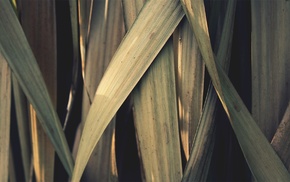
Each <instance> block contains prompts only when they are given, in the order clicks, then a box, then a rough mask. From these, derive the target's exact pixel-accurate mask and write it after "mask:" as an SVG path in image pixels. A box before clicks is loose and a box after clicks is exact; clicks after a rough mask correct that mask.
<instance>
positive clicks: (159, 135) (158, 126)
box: [133, 40, 182, 181]
mask: <svg viewBox="0 0 290 182" xmlns="http://www.w3.org/2000/svg"><path fill="white" fill-rule="evenodd" d="M175 88H176V87H175V73H174V56H173V45H172V40H169V41H168V42H167V43H166V45H165V46H164V47H163V49H162V50H161V51H160V53H159V54H158V56H157V57H156V58H155V60H154V62H153V63H152V65H151V66H150V67H149V69H148V71H147V72H146V74H145V75H144V76H143V77H142V79H141V80H140V82H139V84H138V85H137V88H135V90H134V92H133V93H134V94H133V100H134V103H133V105H134V123H135V127H136V137H137V144H138V147H139V153H140V157H141V161H142V162H141V163H142V169H143V171H144V176H142V177H143V180H144V181H155V180H156V181H162V180H164V181H180V180H181V177H182V164H181V154H180V142H179V132H178V115H177V101H176V90H175Z"/></svg>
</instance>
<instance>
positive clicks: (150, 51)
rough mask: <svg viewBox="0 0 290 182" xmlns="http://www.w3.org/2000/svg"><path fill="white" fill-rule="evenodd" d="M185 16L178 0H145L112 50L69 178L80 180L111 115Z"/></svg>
mask: <svg viewBox="0 0 290 182" xmlns="http://www.w3.org/2000/svg"><path fill="white" fill-rule="evenodd" d="M183 16H184V13H183V11H182V7H181V5H180V3H179V1H177V0H171V1H168V0H160V1H147V3H146V4H145V5H144V7H143V8H142V10H141V12H140V13H139V16H138V18H137V20H136V21H135V23H134V24H133V26H132V28H131V29H130V30H129V32H128V33H127V35H126V36H125V39H124V40H123V42H122V44H121V45H120V47H119V48H118V50H117V52H116V53H115V55H114V57H113V58H112V61H111V63H110V65H109V67H108V68H107V71H106V73H105V75H104V77H103V79H102V80H101V82H100V85H99V87H98V89H97V91H96V94H95V97H94V101H93V104H92V106H91V109H90V111H89V114H88V116H87V119H86V123H85V126H84V130H83V135H82V138H81V142H80V147H79V151H78V154H77V158H76V166H75V168H74V174H73V178H72V181H79V180H80V178H81V175H82V173H83V170H84V168H85V165H86V164H87V161H88V159H89V156H90V155H91V153H92V151H93V149H94V147H95V145H96V144H97V142H98V140H99V139H100V137H101V135H102V133H103V132H104V130H105V128H106V127H107V125H108V124H109V122H110V120H111V119H112V118H113V116H114V114H115V113H116V111H117V110H118V108H119V107H120V106H121V104H122V103H123V102H124V100H125V99H126V97H127V96H128V95H129V93H130V92H131V91H132V89H133V88H134V86H135V85H136V84H137V82H138V81H139V79H140V78H141V76H142V75H143V74H144V72H145V71H146V69H147V68H148V67H149V65H150V64H151V62H152V61H153V59H154V58H155V57H156V55H157V54H158V52H159V51H160V50H161V48H162V46H163V45H164V44H165V42H166V41H167V39H168V38H169V36H170V35H171V34H172V32H173V30H174V29H175V27H176V26H177V24H178V23H179V21H180V20H181V18H182V17H183Z"/></svg>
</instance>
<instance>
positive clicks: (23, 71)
mask: <svg viewBox="0 0 290 182" xmlns="http://www.w3.org/2000/svg"><path fill="white" fill-rule="evenodd" d="M0 4H1V11H0V51H1V53H2V54H3V56H4V57H5V59H6V60H7V62H8V63H9V66H10V68H11V69H12V71H13V72H14V73H15V76H16V78H17V80H18V81H19V83H20V85H21V87H22V89H23V91H24V93H25V95H26V96H27V98H28V100H29V102H30V103H31V104H32V105H33V107H34V109H35V110H36V112H37V116H38V118H39V120H40V122H41V124H42V126H43V128H44V130H45V132H46V134H47V135H48V136H49V138H50V140H51V142H52V143H53V145H54V147H55V150H56V151H57V153H58V155H59V157H60V159H61V161H62V163H63V165H64V167H65V169H66V170H67V172H68V174H69V175H71V174H72V169H73V161H72V157H71V154H70V151H69V147H68V144H67V142H66V139H65V136H64V133H63V131H62V127H61V125H60V121H59V118H58V116H57V114H56V112H55V110H54V107H53V105H52V102H51V99H50V96H49V94H48V91H47V88H46V85H45V83H44V80H43V77H42V75H41V72H40V69H39V67H38V65H37V63H36V60H35V57H34V55H33V53H32V51H31V49H30V47H29V45H28V42H27V40H26V38H25V35H24V33H23V31H22V28H21V26H20V24H19V22H18V20H17V17H16V15H15V13H14V12H13V9H12V7H11V5H10V4H9V2H8V1H1V3H0Z"/></svg>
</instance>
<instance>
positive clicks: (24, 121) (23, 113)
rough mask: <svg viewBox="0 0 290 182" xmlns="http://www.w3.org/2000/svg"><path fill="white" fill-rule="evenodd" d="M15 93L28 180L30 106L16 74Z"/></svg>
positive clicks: (29, 162) (14, 79)
mask: <svg viewBox="0 0 290 182" xmlns="http://www.w3.org/2000/svg"><path fill="white" fill-rule="evenodd" d="M12 85H13V87H12V88H13V95H14V101H15V112H16V120H17V126H18V134H19V141H20V148H21V158H22V163H23V169H24V179H25V181H26V182H28V181H30V180H32V179H30V176H31V175H30V174H31V171H30V166H31V143H30V131H29V121H28V108H27V105H28V103H27V100H26V97H25V95H24V93H23V91H22V90H21V88H20V85H19V84H18V81H17V79H16V78H15V75H14V74H12Z"/></svg>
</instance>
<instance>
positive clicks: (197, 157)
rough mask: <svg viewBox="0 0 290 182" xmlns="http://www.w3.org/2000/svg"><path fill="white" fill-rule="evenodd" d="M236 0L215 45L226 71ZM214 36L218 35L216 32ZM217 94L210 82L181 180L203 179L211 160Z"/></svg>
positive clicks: (231, 2)
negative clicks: (217, 43)
mask: <svg viewBox="0 0 290 182" xmlns="http://www.w3.org/2000/svg"><path fill="white" fill-rule="evenodd" d="M235 7H236V0H233V1H229V2H228V4H227V11H226V13H225V15H224V16H225V17H224V24H223V28H222V31H221V35H220V41H219V45H217V61H218V62H219V64H221V66H222V67H223V69H224V70H225V72H228V69H229V65H230V52H231V45H232V35H233V26H234V19H235ZM216 36H219V34H218V33H217V35H216ZM216 101H217V95H216V92H215V90H214V88H213V85H212V84H211V83H210V86H209V89H208V92H207V96H206V99H205V103H204V108H203V111H202V115H201V118H200V121H199V124H198V127H197V132H196V135H195V137H194V140H193V141H194V142H193V144H192V145H191V150H192V153H191V155H190V158H189V161H188V163H187V165H186V168H185V172H184V175H183V179H182V180H183V181H205V180H207V174H208V169H209V164H210V162H211V156H212V152H213V151H212V150H213V145H214V141H215V138H214V137H215V135H214V132H215V125H216V123H215V122H214V121H215V112H216Z"/></svg>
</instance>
